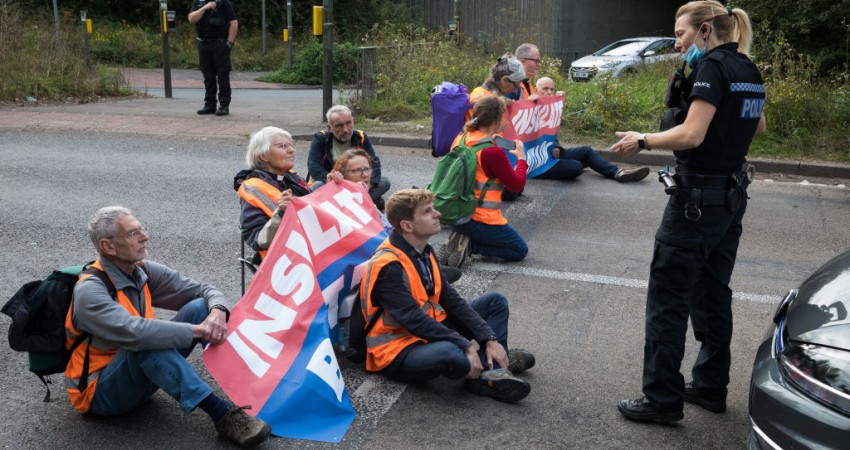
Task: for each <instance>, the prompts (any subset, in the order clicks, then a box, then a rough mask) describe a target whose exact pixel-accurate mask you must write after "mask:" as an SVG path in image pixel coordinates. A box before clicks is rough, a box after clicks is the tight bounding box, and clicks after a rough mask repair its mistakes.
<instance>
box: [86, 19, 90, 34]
mask: <svg viewBox="0 0 850 450" xmlns="http://www.w3.org/2000/svg"><path fill="white" fill-rule="evenodd" d="M86 33H88V34H91V19H86Z"/></svg>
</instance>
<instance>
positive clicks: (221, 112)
mask: <svg viewBox="0 0 850 450" xmlns="http://www.w3.org/2000/svg"><path fill="white" fill-rule="evenodd" d="M229 114H230V107H229V106H228V105H221V106H219V108H218V111H216V112H215V115H217V116H226V115H229Z"/></svg>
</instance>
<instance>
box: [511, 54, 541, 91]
mask: <svg viewBox="0 0 850 450" xmlns="http://www.w3.org/2000/svg"><path fill="white" fill-rule="evenodd" d="M514 54H515V55H516V59H518V60H519V61H520V62H521V63H522V68H523V70H525V79H523V80H522V81H521V82H520V83H519V88H520V90H521V91H522V92H521V96H520V99H522V100H526V99H527V100H534V99H536V98H537V92H536V91H535V90H534V82H533V81H532V80H534V77H536V76H537V73H538V72H539V71H540V65H541V61H540V49H538V48H537V46H536V45H534V44H531V43H528V42H527V43H525V44H520V46H519V47H517V48H516V50H515V51H514Z"/></svg>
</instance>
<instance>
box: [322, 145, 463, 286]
mask: <svg viewBox="0 0 850 450" xmlns="http://www.w3.org/2000/svg"><path fill="white" fill-rule="evenodd" d="M371 172H372V158H370V157H369V154H368V153H366V151H364V150H360V149H354V148H351V149H348V150H346V151H345V152H343V154H342V155H340V156H339V158H337V160H336V163H334V167H333V170H332V171H331V172H330V173H329V174H328V179H327V181H328V183H330V182H331V181H335V182H337V183H339V182H340V181H342V180H348V181H352V182H354V183H360V184H361V185H362V186H363V187H364V188H366V189H369V175H370V174H371ZM381 222H382V223H383V225H384V231H386V232H387V234H390V233H392V231H393V226H392V225H390V222H389V221H388V220H387V215H386V214H381ZM440 269H441V270H442V271H443V273H444V274H445V275H446V279H447V280H448V282H449V283H454V282H455V281H457V280H458V279H460V277H461V272H460V270H459V269H457V268H454V267H440Z"/></svg>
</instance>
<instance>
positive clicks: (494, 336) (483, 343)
mask: <svg viewBox="0 0 850 450" xmlns="http://www.w3.org/2000/svg"><path fill="white" fill-rule="evenodd" d="M489 341H497V342H498V341H499V339H498V338H497V337H496V335H495V334H491V335H489V336H487V337H486V338H484V339H481V340H480V341H478V344H479V345H481V346H482V347H484V346H485V345H487V342H489Z"/></svg>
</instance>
